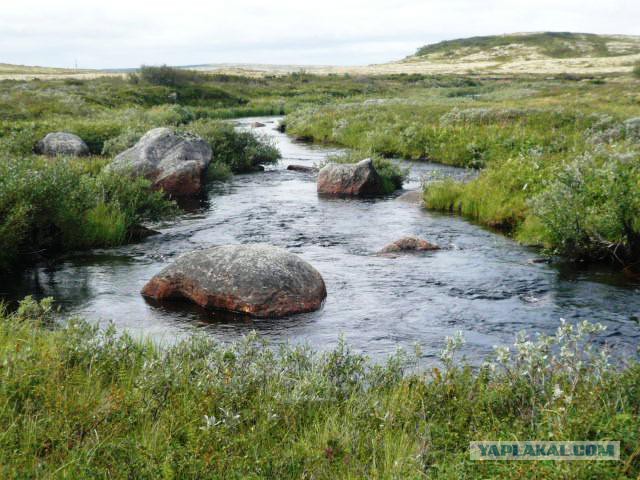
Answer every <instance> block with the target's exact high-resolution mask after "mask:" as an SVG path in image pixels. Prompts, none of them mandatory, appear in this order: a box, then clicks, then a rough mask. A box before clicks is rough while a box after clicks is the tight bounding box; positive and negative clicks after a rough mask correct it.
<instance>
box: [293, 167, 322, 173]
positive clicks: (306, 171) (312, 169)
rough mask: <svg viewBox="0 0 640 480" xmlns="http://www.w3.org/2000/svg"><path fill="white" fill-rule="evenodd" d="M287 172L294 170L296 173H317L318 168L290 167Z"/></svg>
mask: <svg viewBox="0 0 640 480" xmlns="http://www.w3.org/2000/svg"><path fill="white" fill-rule="evenodd" d="M287 170H293V171H294V172H303V173H315V172H317V171H318V169H317V168H316V167H308V166H306V165H289V166H288V167H287Z"/></svg>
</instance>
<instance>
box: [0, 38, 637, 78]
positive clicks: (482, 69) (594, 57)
mask: <svg viewBox="0 0 640 480" xmlns="http://www.w3.org/2000/svg"><path fill="white" fill-rule="evenodd" d="M639 62H640V36H631V35H596V34H593V33H569V32H534V33H511V34H506V35H492V36H484V37H469V38H460V39H455V40H445V41H442V42H438V43H434V44H430V45H425V46H423V47H420V48H419V49H418V50H417V52H416V53H415V54H414V55H411V56H409V57H406V58H404V59H402V60H398V61H394V62H389V63H382V64H377V65H365V66H351V67H348V66H347V67H337V66H325V65H274V64H241V63H220V64H201V65H189V66H181V67H179V68H190V69H194V70H200V71H205V72H212V73H227V74H235V75H248V76H257V77H260V76H265V75H285V74H288V73H292V72H302V71H304V72H308V73H314V74H318V75H326V74H363V75H377V74H397V73H406V74H412V73H420V74H427V75H429V74H482V75H484V74H491V75H493V74H497V75H506V76H508V75H517V74H543V75H559V74H587V75H591V74H592V75H600V74H619V73H629V72H631V71H632V69H633V67H634V65H636V64H637V63H639ZM133 70H135V69H110V70H72V69H63V68H47V67H28V66H21V65H8V64H2V63H0V80H2V79H11V78H13V79H30V78H36V77H37V78H60V77H62V78H69V77H75V78H93V77H97V76H103V75H124V74H126V73H127V72H130V71H133Z"/></svg>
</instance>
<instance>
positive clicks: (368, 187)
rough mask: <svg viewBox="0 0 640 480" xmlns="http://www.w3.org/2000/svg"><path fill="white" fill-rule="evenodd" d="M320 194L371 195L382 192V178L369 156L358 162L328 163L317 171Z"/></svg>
mask: <svg viewBox="0 0 640 480" xmlns="http://www.w3.org/2000/svg"><path fill="white" fill-rule="evenodd" d="M318 193H320V194H322V195H334V196H350V197H371V196H375V195H381V194H383V193H384V189H383V185H382V179H381V178H380V175H378V172H376V169H375V167H374V166H373V161H372V160H371V159H370V158H366V159H364V160H361V161H360V162H358V163H346V164H342V163H339V164H329V165H327V166H325V167H324V168H323V169H322V170H320V172H319V173H318Z"/></svg>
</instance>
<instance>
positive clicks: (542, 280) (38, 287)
mask: <svg viewBox="0 0 640 480" xmlns="http://www.w3.org/2000/svg"><path fill="white" fill-rule="evenodd" d="M256 121H259V122H262V123H264V124H265V125H266V126H265V127H262V128H259V129H256V132H257V133H260V134H262V135H266V136H269V137H270V138H271V139H272V140H273V141H274V142H275V143H276V145H277V146H278V148H279V149H280V151H281V152H282V155H283V158H282V160H281V161H280V162H279V164H278V165H276V166H273V167H267V169H266V171H265V172H260V173H252V174H245V175H236V176H234V177H233V178H232V179H231V180H230V181H228V182H217V183H214V184H212V185H211V186H210V189H209V191H208V195H207V199H206V200H204V201H203V202H202V203H201V204H200V205H199V206H197V208H194V209H193V210H192V211H190V212H188V213H185V214H183V215H181V216H180V217H179V219H177V220H174V221H172V222H170V223H165V224H162V225H157V226H154V228H155V229H156V230H158V231H160V233H161V234H160V235H156V236H152V237H149V238H147V239H146V240H144V241H143V242H141V243H137V244H132V245H126V246H123V247H119V248H112V249H101V250H93V251H90V252H79V253H77V254H72V255H66V256H64V257H61V258H59V259H57V260H55V261H52V262H49V263H48V264H47V265H39V266H36V267H33V268H31V269H28V270H26V271H25V272H24V273H23V274H22V276H21V277H20V278H17V279H15V281H14V280H13V279H12V281H11V282H3V283H5V284H3V285H2V286H0V296H2V297H4V298H6V299H9V300H16V299H19V298H21V297H23V296H25V295H29V294H31V295H35V296H37V297H44V296H53V297H55V298H56V300H57V302H58V303H59V305H61V307H62V309H63V310H62V313H61V315H62V316H63V317H64V318H68V317H70V316H81V317H84V318H86V319H89V320H91V321H100V322H101V323H105V324H106V323H107V322H109V321H112V322H113V323H114V324H115V326H116V327H117V328H118V329H119V330H121V331H124V330H127V331H129V332H131V333H132V334H133V335H141V336H150V337H151V338H153V339H154V340H156V341H158V342H161V343H172V342H175V341H176V340H177V339H180V338H184V337H185V336H187V335H190V334H192V333H194V332H196V331H199V332H206V333H207V334H210V335H213V336H214V337H216V338H218V339H220V340H222V341H230V340H234V339H237V338H239V337H241V336H242V335H244V334H247V333H249V332H251V331H253V330H255V331H257V332H258V333H259V334H261V335H263V336H264V337H266V338H268V339H269V340H270V341H271V342H273V343H279V342H286V341H290V342H306V343H309V344H310V345H312V346H314V347H316V348H319V349H325V348H330V347H332V346H334V345H336V343H337V342H338V341H339V338H340V337H341V336H343V337H344V338H345V339H346V341H347V342H348V343H349V344H350V345H351V346H352V347H353V348H354V349H355V350H358V351H362V352H365V353H367V354H368V355H370V356H371V357H373V358H376V359H382V358H384V357H385V356H386V355H388V354H391V353H394V352H395V351H396V350H397V349H398V348H404V349H407V350H411V349H413V347H414V346H415V345H416V344H418V345H419V346H420V347H421V351H422V356H423V360H424V361H425V362H426V363H429V362H430V361H432V360H433V359H435V358H437V355H438V352H439V350H440V349H441V348H442V344H443V339H444V337H445V336H447V335H451V334H453V333H454V332H455V331H457V330H461V331H462V332H463V334H464V335H465V338H466V341H467V343H466V345H465V347H464V349H463V353H464V354H465V355H466V356H467V358H468V359H469V360H471V361H472V362H474V363H477V362H479V361H481V359H483V358H484V357H485V356H486V354H487V353H489V352H490V351H492V347H493V346H494V345H498V344H504V343H512V341H513V338H514V336H515V334H516V332H518V331H520V330H523V329H524V330H527V331H529V332H542V333H547V334H549V333H552V332H553V331H555V329H556V328H557V326H558V324H559V321H560V318H565V319H567V320H568V321H571V322H575V321H579V320H583V319H586V320H589V321H599V322H602V323H603V324H605V325H606V326H607V331H606V333H605V335H604V336H602V337H601V338H600V341H602V342H608V343H610V344H611V345H612V346H613V347H614V350H615V351H617V352H618V353H620V354H622V355H624V354H625V352H635V351H636V348H637V346H638V344H639V342H640V324H639V323H638V318H639V317H640V295H639V294H638V293H639V287H640V286H639V284H638V283H633V282H630V281H629V280H628V279H626V278H625V277H623V276H622V275H621V274H619V273H616V272H615V271H613V270H609V269H606V268H603V267H592V268H589V269H584V268H577V267H576V266H575V265H567V264H551V265H550V264H546V263H535V262H532V259H535V258H537V257H539V254H538V253H537V252H536V251H535V250H532V249H530V248H525V247H522V246H520V245H518V244H517V243H515V242H514V241H512V240H511V239H509V238H507V237H505V236H503V235H500V234H497V233H495V232H492V231H489V230H487V229H484V228H481V227H479V226H477V225H474V224H473V223H470V222H468V221H466V220H464V219H462V218H459V217H456V216H450V215H443V214H438V213H433V212H427V211H425V210H423V209H422V208H420V207H419V206H417V205H415V204H411V203H407V202H403V201H401V200H398V199H397V196H398V194H400V193H402V192H398V194H396V195H391V196H388V197H385V198H380V199H370V200H354V199H326V198H320V197H318V195H317V194H316V184H315V175H314V174H312V173H300V172H293V171H288V170H287V169H286V167H287V166H288V165H290V164H298V165H306V166H312V165H318V164H321V163H322V162H324V161H326V159H327V157H328V156H329V155H332V154H335V153H336V150H335V149H332V148H327V147H323V146H315V145H309V144H305V143H298V142H295V141H293V140H292V139H291V138H289V137H288V136H287V135H285V134H283V133H280V132H278V131H277V130H276V129H275V125H276V123H275V122H276V121H277V119H276V118H273V117H267V118H251V119H243V120H241V121H238V122H237V123H238V128H250V125H251V124H252V123H253V122H256ZM403 164H404V165H406V166H407V167H409V168H410V175H409V179H408V181H407V182H406V184H405V189H407V190H410V189H418V188H420V186H421V183H422V182H429V181H432V180H433V179H437V178H440V177H442V176H453V177H454V178H465V177H468V176H469V175H472V174H473V173H472V172H468V171H465V170H463V169H457V168H453V167H447V166H442V165H437V164H433V163H427V162H403ZM404 235H418V236H420V237H423V238H425V239H426V240H428V241H430V242H434V243H437V244H438V245H440V246H441V247H442V250H440V251H436V252H429V253H424V254H419V255H400V256H397V257H392V258H390V257H383V256H377V255H375V253H376V252H377V251H378V250H380V249H381V248H382V247H384V246H385V245H386V244H387V243H390V242H392V241H394V240H397V239H398V238H400V237H402V236H404ZM252 242H264V243H269V244H272V245H277V246H280V247H283V248H286V249H287V250H289V251H291V252H293V253H296V254H298V255H300V256H301V257H303V258H304V259H306V260H307V261H309V262H310V263H311V264H312V265H313V266H315V267H316V268H317V269H318V270H319V271H320V272H321V273H322V275H323V277H324V279H325V282H326V284H327V290H328V297H327V300H326V302H325V305H324V307H323V308H322V309H321V310H319V311H317V312H313V313H308V314H301V315H296V316H291V317H289V318H284V319H261V320H256V319H250V318H245V317H239V316H232V315H228V314H222V313H216V312H208V311H205V310H202V309H200V308H198V307H195V306H192V305H190V304H188V303H185V302H174V303H170V304H163V305H157V304H154V303H150V302H148V301H146V300H145V299H144V298H143V297H142V296H141V295H140V289H141V288H142V287H143V285H144V284H145V283H146V282H147V281H148V280H149V279H150V278H151V277H152V276H153V275H154V274H155V273H157V272H158V271H160V270H161V269H162V268H163V267H164V266H166V265H167V264H168V263H169V262H171V261H172V260H174V259H175V258H176V257H177V256H178V255H180V254H182V253H185V252H188V251H191V250H196V249H202V248H206V247H209V246H213V245H220V244H227V243H252Z"/></svg>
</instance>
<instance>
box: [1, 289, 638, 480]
mask: <svg viewBox="0 0 640 480" xmlns="http://www.w3.org/2000/svg"><path fill="white" fill-rule="evenodd" d="M52 313H53V311H52V306H51V302H50V301H43V302H42V303H40V304H39V303H37V302H35V301H34V300H31V299H26V300H25V301H23V302H22V304H21V306H20V308H19V309H18V311H17V312H16V313H13V314H9V313H7V312H6V311H5V312H3V313H2V314H1V315H0V364H1V365H2V369H0V377H1V379H2V381H1V382H0V404H1V405H2V408H1V409H0V426H1V428H2V435H0V475H2V477H3V478H283V479H284V478H317V479H323V478H326V479H334V478H438V479H441V478H442V479H459V478H531V479H538V478H548V479H552V478H562V479H566V478H570V479H574V478H575V479H598V480H600V479H606V478H611V479H613V478H615V479H635V478H637V476H638V475H639V474H640V460H639V457H638V445H639V444H640V437H639V431H638V428H637V426H638V421H639V420H640V419H639V418H638V415H639V413H640V412H639V410H638V406H639V405H640V368H639V367H638V365H637V364H636V363H631V364H630V365H629V366H628V367H626V368H625V369H619V368H616V367H614V366H612V365H611V364H609V363H607V360H606V356H604V357H603V356H602V353H603V352H602V351H601V349H600V347H597V346H595V345H594V344H592V343H591V341H590V340H589V336H590V334H591V333H598V332H599V330H598V329H597V328H595V327H594V326H589V325H588V324H582V325H580V326H578V327H572V326H569V325H562V326H561V327H560V330H559V333H558V336H557V337H556V336H554V337H550V338H542V339H540V340H536V341H533V342H528V340H527V339H526V338H524V337H519V339H518V340H517V341H516V343H515V344H514V346H513V347H511V351H510V352H509V351H506V350H504V349H501V350H499V351H497V358H496V359H495V360H492V361H491V363H489V364H487V366H485V367H482V368H480V369H472V368H470V367H468V366H466V365H465V364H464V363H461V364H458V362H457V361H456V358H455V355H456V351H457V349H458V347H459V346H460V343H461V341H460V338H459V337H454V338H451V339H448V340H447V345H446V346H445V348H444V349H443V353H442V356H441V358H442V365H441V366H440V367H439V368H430V369H427V370H423V369H420V368H418V369H417V370H416V368H415V365H414V363H413V360H412V357H411V356H409V355H407V354H403V353H399V354H397V355H396V356H394V357H391V358H389V360H388V361H387V362H386V363H384V364H374V363H372V362H371V361H370V360H368V359H367V358H366V357H363V356H361V355H359V354H357V353H355V352H352V351H350V349H349V347H348V346H347V345H346V344H345V343H342V344H340V345H339V346H338V347H337V348H335V349H333V350H329V351H326V352H323V353H319V352H314V351H312V350H311V349H309V348H306V347H303V346H283V347H278V348H276V347H269V346H268V345H265V344H264V343H263V342H262V341H261V340H260V339H259V338H258V337H256V336H254V335H250V336H248V337H246V338H245V339H243V340H241V341H238V342H236V343H232V344H221V343H218V342H216V341H215V340H213V339H211V338H207V337H203V336H197V335H196V336H195V337H192V338H190V339H189V340H185V341H183V342H181V343H178V344H177V345H175V346H171V347H164V348H159V347H158V346H155V345H153V344H152V343H150V342H148V341H145V340H142V341H141V340H135V339H132V338H131V337H130V336H128V335H127V334H124V335H118V334H116V333H115V330H114V329H113V328H112V327H110V328H107V329H105V330H99V329H97V328H96V327H92V326H90V325H89V324H87V323H85V322H82V321H78V320H74V321H71V322H69V323H68V324H66V325H65V326H56V325H54V324H53V320H52V319H51V316H52ZM561 347H562V348H561ZM556 348H558V349H559V350H556ZM545 355H546V356H547V357H545V359H543V357H544V356H545ZM547 359H548V361H547ZM580 362H581V363H580ZM456 365H458V366H456ZM514 439H517V440H578V439H579V440H605V439H610V440H620V441H621V461H620V462H593V461H588V462H552V461H546V462H492V461H488V462H473V461H471V460H469V453H468V445H469V442H470V441H473V440H514Z"/></svg>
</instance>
